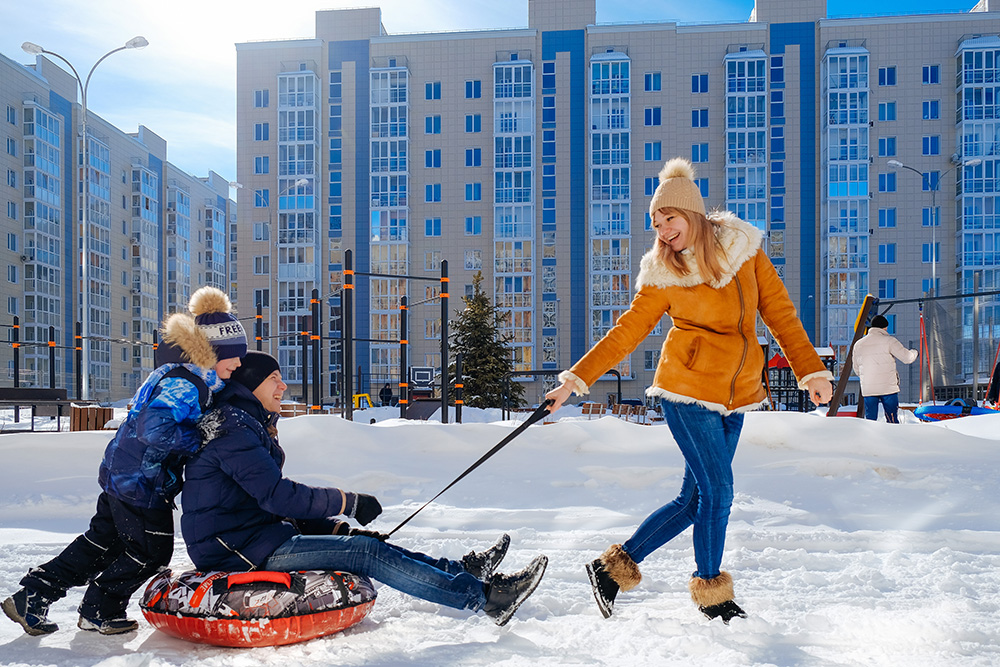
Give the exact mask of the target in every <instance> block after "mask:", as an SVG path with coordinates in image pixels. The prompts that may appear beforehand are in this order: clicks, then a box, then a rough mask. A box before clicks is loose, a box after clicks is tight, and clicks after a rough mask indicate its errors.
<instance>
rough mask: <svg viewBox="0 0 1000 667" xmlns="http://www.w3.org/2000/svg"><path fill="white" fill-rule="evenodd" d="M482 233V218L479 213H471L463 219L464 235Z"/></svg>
mask: <svg viewBox="0 0 1000 667" xmlns="http://www.w3.org/2000/svg"><path fill="white" fill-rule="evenodd" d="M482 233H483V218H482V216H479V215H471V216H468V217H467V218H466V219H465V235H466V236H479V235H480V234H482Z"/></svg>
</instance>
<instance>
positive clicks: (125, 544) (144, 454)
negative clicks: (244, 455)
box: [2, 287, 247, 635]
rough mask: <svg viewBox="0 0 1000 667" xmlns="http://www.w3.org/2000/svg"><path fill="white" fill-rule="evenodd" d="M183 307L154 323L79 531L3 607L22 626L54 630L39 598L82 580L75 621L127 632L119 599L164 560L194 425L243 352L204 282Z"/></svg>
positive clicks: (193, 448) (220, 296) (130, 626)
mask: <svg viewBox="0 0 1000 667" xmlns="http://www.w3.org/2000/svg"><path fill="white" fill-rule="evenodd" d="M188 310H190V314H188V313H175V314H173V315H170V316H169V317H168V318H167V319H166V321H165V322H164V324H163V328H162V333H163V336H162V338H163V341H164V343H163V344H162V345H160V346H159V348H158V349H157V364H158V367H157V368H156V370H154V371H153V372H152V373H151V374H150V375H149V377H148V378H146V381H145V382H143V384H142V386H141V387H139V390H138V392H136V394H135V396H134V397H133V399H132V405H131V408H130V409H129V413H128V417H127V418H126V419H125V421H124V422H122V425H121V426H120V427H119V428H118V431H117V432H116V433H115V437H114V439H113V440H112V441H111V443H110V444H109V445H108V447H107V450H106V451H105V452H104V459H103V461H102V462H101V467H100V473H99V477H98V482H99V483H100V485H101V488H102V490H103V492H102V493H101V494H100V496H99V497H98V499H97V512H96V514H95V515H94V517H93V518H92V519H91V521H90V528H89V529H88V530H87V532H86V533H84V534H83V535H80V536H79V537H77V538H76V539H75V540H74V541H73V542H72V543H71V544H70V545H69V546H67V547H66V548H65V549H64V550H63V551H62V553H60V554H59V555H58V556H56V557H55V558H54V559H52V560H51V561H49V562H47V563H45V564H43V565H39V566H38V567H35V568H32V569H31V570H29V571H28V574H26V575H25V576H24V578H23V579H21V582H20V583H21V586H22V587H23V588H21V589H20V590H19V591H17V592H16V593H15V594H14V595H12V596H11V597H9V598H7V599H6V600H4V601H3V605H2V606H3V611H4V613H5V614H7V616H8V617H9V618H10V619H11V620H13V621H15V622H17V623H19V624H20V625H21V627H23V628H24V631H25V632H27V633H28V634H29V635H45V634H49V633H52V632H55V631H56V630H58V626H57V625H56V624H55V623H53V622H51V621H49V620H48V610H49V605H51V604H52V602H54V601H56V600H58V599H60V598H62V597H64V596H65V595H66V591H67V590H68V589H69V588H71V587H74V586H82V585H83V584H87V583H88V582H89V586H88V587H87V591H86V593H84V596H83V602H82V603H81V605H80V609H79V612H80V620H79V622H78V624H77V625H78V626H79V627H80V628H81V629H83V630H90V631H95V632H100V633H101V634H120V633H123V632H131V631H132V630H135V629H136V628H137V627H138V623H136V622H135V621H133V620H131V619H129V618H127V617H126V614H125V609H126V607H127V606H128V602H129V598H130V597H131V596H132V594H133V593H134V592H135V591H136V590H138V588H139V587H140V586H142V584H143V583H144V582H145V581H146V580H147V579H149V578H150V577H151V576H153V575H154V574H156V573H157V572H158V571H159V570H160V569H161V568H163V567H166V566H167V565H168V564H169V563H170V557H171V555H172V554H173V545H174V521H173V507H174V497H175V496H176V495H177V493H178V492H179V491H180V489H181V475H182V471H183V466H184V462H185V461H186V460H187V459H188V458H189V457H191V456H192V455H193V454H195V453H196V452H197V451H198V450H199V449H200V448H201V444H202V442H201V434H200V433H199V432H198V429H197V428H196V426H195V424H196V422H197V421H198V420H199V419H200V418H201V416H202V414H203V413H204V412H205V410H206V409H207V408H208V406H209V404H210V402H211V397H212V394H213V393H214V392H217V391H219V390H220V389H222V388H223V386H225V381H226V380H228V379H229V377H230V376H231V375H232V373H233V371H235V370H236V369H237V368H239V366H240V358H241V357H243V356H244V355H245V354H246V352H247V341H246V333H245V332H244V330H243V325H242V324H240V321H239V320H238V319H237V318H236V316H235V315H233V313H232V312H231V311H232V304H231V303H230V301H229V297H228V296H226V295H225V294H224V293H223V292H222V291H221V290H218V289H216V288H214V287H202V288H201V289H199V290H197V291H196V292H195V293H194V294H192V295H191V300H190V302H189V304H188Z"/></svg>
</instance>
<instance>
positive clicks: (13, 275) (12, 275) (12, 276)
mask: <svg viewBox="0 0 1000 667" xmlns="http://www.w3.org/2000/svg"><path fill="white" fill-rule="evenodd" d="M7 282H9V283H14V284H15V285H16V284H17V265H15V264H8V265H7ZM29 307H30V304H29Z"/></svg>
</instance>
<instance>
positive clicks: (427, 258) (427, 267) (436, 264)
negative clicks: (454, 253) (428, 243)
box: [424, 250, 441, 271]
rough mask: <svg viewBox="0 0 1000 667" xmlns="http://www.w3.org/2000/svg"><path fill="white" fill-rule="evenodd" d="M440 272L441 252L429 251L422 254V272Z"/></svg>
mask: <svg viewBox="0 0 1000 667" xmlns="http://www.w3.org/2000/svg"><path fill="white" fill-rule="evenodd" d="M440 270H441V251H440V250H431V251H429V252H425V253H424V271H440Z"/></svg>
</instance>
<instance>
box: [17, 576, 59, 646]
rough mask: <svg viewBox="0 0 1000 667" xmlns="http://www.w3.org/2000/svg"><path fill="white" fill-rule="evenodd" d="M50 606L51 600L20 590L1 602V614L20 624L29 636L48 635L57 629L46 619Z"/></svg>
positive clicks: (23, 589) (57, 627) (56, 626)
mask: <svg viewBox="0 0 1000 667" xmlns="http://www.w3.org/2000/svg"><path fill="white" fill-rule="evenodd" d="M50 604H52V600H49V599H48V598H43V597H42V596H41V595H39V594H38V593H32V592H31V591H29V590H27V589H25V588H22V589H21V590H19V591H18V592H16V593H14V594H13V595H11V596H10V597H9V598H7V599H6V600H4V601H3V613H5V614H7V618H9V619H10V620H12V621H14V622H15V623H18V624H20V626H21V627H22V628H24V631H25V632H27V633H28V634H29V635H32V636H34V637H38V636H39V635H50V634H52V633H53V632H55V631H56V630H58V629H59V626H58V625H56V624H55V623H53V622H52V621H50V620H49V618H48V615H49V605H50Z"/></svg>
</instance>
